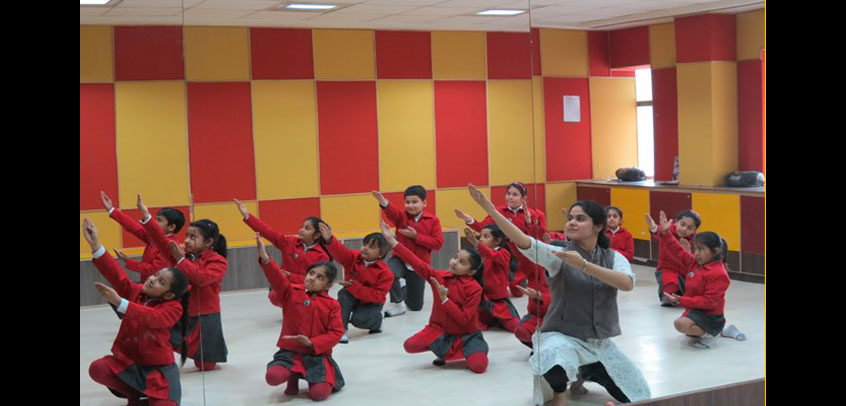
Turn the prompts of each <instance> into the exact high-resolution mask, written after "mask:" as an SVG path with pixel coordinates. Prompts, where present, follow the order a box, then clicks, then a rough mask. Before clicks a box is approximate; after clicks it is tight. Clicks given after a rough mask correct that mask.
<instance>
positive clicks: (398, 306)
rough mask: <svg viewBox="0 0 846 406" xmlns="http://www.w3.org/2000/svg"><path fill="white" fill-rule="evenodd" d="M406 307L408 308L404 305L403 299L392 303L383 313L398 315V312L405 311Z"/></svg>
mask: <svg viewBox="0 0 846 406" xmlns="http://www.w3.org/2000/svg"><path fill="white" fill-rule="evenodd" d="M407 309H408V308H407V307H406V306H405V301H404V300H403V301H402V302H399V303H392V306H391V308H390V309H388V310H387V311H386V312H385V315H386V316H388V317H391V316H399V315H400V314H403V313H405V311H406V310H407Z"/></svg>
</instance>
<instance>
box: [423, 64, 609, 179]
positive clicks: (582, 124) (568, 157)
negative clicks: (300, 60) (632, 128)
mask: <svg viewBox="0 0 846 406" xmlns="http://www.w3.org/2000/svg"><path fill="white" fill-rule="evenodd" d="M564 96H578V97H579V107H580V114H581V116H580V117H579V119H580V120H579V121H578V122H565V121H564ZM543 98H544V112H545V126H546V179H547V181H548V182H555V181H562V180H577V179H591V178H593V169H592V167H591V138H590V90H589V85H588V79H587V78H544V79H543ZM438 158H439V159H440V155H438Z"/></svg>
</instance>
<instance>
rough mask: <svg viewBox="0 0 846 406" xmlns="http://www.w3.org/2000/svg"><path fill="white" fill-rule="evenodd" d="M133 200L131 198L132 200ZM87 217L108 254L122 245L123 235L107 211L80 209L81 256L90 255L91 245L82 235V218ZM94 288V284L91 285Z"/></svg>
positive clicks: (88, 256)
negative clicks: (95, 228)
mask: <svg viewBox="0 0 846 406" xmlns="http://www.w3.org/2000/svg"><path fill="white" fill-rule="evenodd" d="M134 201H135V200H133V202H134ZM85 218H87V219H89V220H91V222H93V223H94V227H97V234H98V235H99V238H100V244H102V245H103V246H104V247H106V250H108V251H109V253H110V254H112V255H114V251H112V250H113V249H115V248H118V249H119V248H121V247H123V241H122V240H123V236H122V232H121V228H120V224H118V223H117V222H116V221H114V220H112V219H110V218H109V213H106V211H105V210H97V211H87V212H85V211H82V212H79V254H80V256H82V257H85V258H90V257H91V246H90V245H88V242H87V241H85V236H83V235H82V220H83V219H85ZM91 289H94V286H91Z"/></svg>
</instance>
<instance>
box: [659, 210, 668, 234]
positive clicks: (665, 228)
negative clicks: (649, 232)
mask: <svg viewBox="0 0 846 406" xmlns="http://www.w3.org/2000/svg"><path fill="white" fill-rule="evenodd" d="M658 221H660V222H661V234H666V233H667V231H670V220H667V214H666V213H664V210H661V212H660V213H659V218H658Z"/></svg>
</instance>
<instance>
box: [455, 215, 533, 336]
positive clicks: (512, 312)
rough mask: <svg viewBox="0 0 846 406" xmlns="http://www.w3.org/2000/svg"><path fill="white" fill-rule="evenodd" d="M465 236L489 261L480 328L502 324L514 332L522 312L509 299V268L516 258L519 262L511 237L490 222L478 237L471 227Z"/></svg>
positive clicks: (485, 268)
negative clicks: (510, 247) (509, 240)
mask: <svg viewBox="0 0 846 406" xmlns="http://www.w3.org/2000/svg"><path fill="white" fill-rule="evenodd" d="M464 235H465V236H467V241H468V242H470V244H472V245H473V246H474V247H476V249H477V250H479V254H481V255H482V258H483V259H484V262H485V265H484V272H483V276H484V279H482V282H483V283H482V289H483V290H484V295H482V304H481V306H479V322H480V327H481V328H482V330H487V329H488V327H494V326H502V328H504V329H506V330H508V331H510V332H512V333H513V332H514V329H515V328H517V325H518V324H520V314H519V313H517V308H515V307H514V304H512V303H511V299H509V298H508V269H509V267H510V265H511V262H512V259H513V260H514V261H517V258H516V257H512V256H511V251H509V249H508V239H507V238H505V234H504V233H503V232H502V230H500V229H499V227H498V226H497V225H496V224H488V225H486V226H485V227H484V228H482V233H481V234H479V236H478V237H477V236H476V234H475V233H474V232H473V230H471V229H469V228H465V229H464ZM477 280H478V279H477ZM518 286H519V285H518ZM522 288H523V287H522V286H520V289H522Z"/></svg>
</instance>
